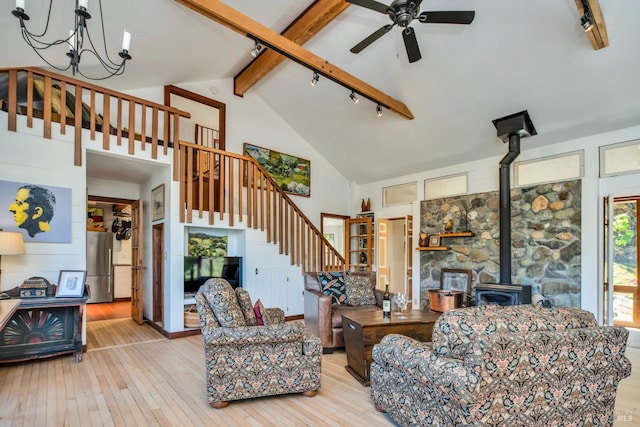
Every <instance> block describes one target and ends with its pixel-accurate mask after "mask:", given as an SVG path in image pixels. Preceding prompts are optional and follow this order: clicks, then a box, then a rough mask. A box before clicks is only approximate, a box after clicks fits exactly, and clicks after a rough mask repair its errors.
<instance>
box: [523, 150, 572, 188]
mask: <svg viewBox="0 0 640 427" xmlns="http://www.w3.org/2000/svg"><path fill="white" fill-rule="evenodd" d="M583 156H584V153H583V152H582V150H581V151H574V152H571V153H564V154H560V155H557V156H549V157H543V158H538V159H535V160H527V161H523V162H515V163H514V164H513V169H514V175H515V185H516V186H517V187H524V186H528V185H534V184H542V183H545V182H555V181H565V180H569V179H576V178H582V176H583V175H584V161H583Z"/></svg>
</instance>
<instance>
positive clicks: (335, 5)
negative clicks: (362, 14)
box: [233, 0, 350, 96]
mask: <svg viewBox="0 0 640 427" xmlns="http://www.w3.org/2000/svg"><path fill="white" fill-rule="evenodd" d="M349 5H350V3H347V2H346V1H344V0H316V1H315V2H313V4H311V6H309V7H308V8H307V9H306V10H305V11H304V12H302V13H301V14H300V16H298V17H297V18H296V19H295V20H294V21H293V22H292V23H291V24H290V25H289V26H288V27H287V28H286V29H285V30H284V31H283V32H282V33H281V34H282V36H284V37H286V38H288V39H289V40H291V41H292V42H294V43H296V44H299V45H300V46H302V45H303V44H305V43H306V42H307V41H308V40H309V39H310V38H311V37H313V36H314V35H316V34H317V33H319V32H320V30H322V29H323V28H324V27H325V26H326V25H327V24H328V23H329V22H331V21H333V19H334V18H335V17H336V16H338V15H340V14H341V13H342V11H344V10H345V9H346V8H347V7H349ZM285 59H286V58H285V57H284V56H282V55H280V54H279V53H276V52H275V51H273V50H265V51H264V52H263V53H261V54H260V55H258V57H257V58H256V59H254V60H253V61H251V63H250V64H249V65H247V66H246V67H245V68H244V69H243V70H242V71H240V72H239V73H238V74H237V75H236V76H235V77H234V78H233V93H234V94H236V95H238V96H243V95H244V94H245V93H246V92H247V91H248V90H249V89H251V88H252V87H253V86H254V85H255V84H256V83H258V82H259V81H260V80H261V79H262V78H263V77H265V76H266V75H267V74H269V73H270V72H271V71H272V70H273V69H274V68H276V67H277V66H278V65H279V64H280V63H281V62H282V61H284V60H285Z"/></svg>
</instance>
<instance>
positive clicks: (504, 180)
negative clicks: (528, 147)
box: [500, 133, 520, 284]
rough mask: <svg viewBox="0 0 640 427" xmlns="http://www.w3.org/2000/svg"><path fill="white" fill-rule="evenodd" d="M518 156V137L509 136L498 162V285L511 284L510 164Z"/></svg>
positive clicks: (514, 135) (515, 135) (513, 134)
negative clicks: (506, 146)
mask: <svg viewBox="0 0 640 427" xmlns="http://www.w3.org/2000/svg"><path fill="white" fill-rule="evenodd" d="M519 154H520V135H519V134H517V133H512V134H510V135H509V152H508V153H507V154H506V155H505V156H504V157H503V158H502V160H500V283H505V284H508V283H511V176H510V167H511V163H512V162H513V161H514V160H515V159H516V157H518V155H519Z"/></svg>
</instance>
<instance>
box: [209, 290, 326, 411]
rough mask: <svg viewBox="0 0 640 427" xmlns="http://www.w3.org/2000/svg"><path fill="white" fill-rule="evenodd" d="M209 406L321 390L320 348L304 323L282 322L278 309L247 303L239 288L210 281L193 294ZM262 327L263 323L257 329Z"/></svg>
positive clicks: (317, 339) (223, 405) (244, 292)
mask: <svg viewBox="0 0 640 427" xmlns="http://www.w3.org/2000/svg"><path fill="white" fill-rule="evenodd" d="M196 307H197V309H198V316H199V318H200V326H201V328H202V340H203V341H204V352H205V369H206V372H205V374H206V379H207V393H208V395H209V404H210V405H211V406H213V407H214V408H222V407H225V406H226V405H227V404H228V403H229V401H230V400H238V399H247V398H252V397H261V396H271V395H277V394H287V393H303V394H304V395H306V396H314V395H315V394H316V393H317V391H318V389H320V366H321V357H322V346H321V344H320V339H319V338H318V337H316V336H314V335H313V334H311V333H310V332H308V331H307V330H306V329H305V327H304V323H302V322H300V321H299V322H293V323H285V321H284V320H285V319H284V312H283V311H282V310H281V309H279V308H267V309H265V308H264V307H263V306H262V304H260V302H259V300H258V301H256V304H255V305H253V304H252V303H251V298H250V296H249V294H248V293H247V292H246V291H245V290H244V289H242V288H236V290H235V291H234V290H233V288H232V287H231V285H230V284H229V282H227V281H226V280H224V279H209V280H208V281H207V282H205V283H204V284H203V285H202V286H201V287H200V289H199V290H198V292H197V293H196ZM260 323H262V324H260Z"/></svg>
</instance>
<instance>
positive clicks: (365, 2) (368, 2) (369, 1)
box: [346, 0, 389, 14]
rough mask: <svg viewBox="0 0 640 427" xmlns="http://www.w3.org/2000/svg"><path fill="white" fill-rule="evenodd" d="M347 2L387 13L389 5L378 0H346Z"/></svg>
mask: <svg viewBox="0 0 640 427" xmlns="http://www.w3.org/2000/svg"><path fill="white" fill-rule="evenodd" d="M346 1H347V3H351V4H355V5H358V6H362V7H366V8H367V9H371V10H374V11H376V12H380V13H384V14H386V13H387V10H389V6H387V5H386V4H382V3H380V2H377V1H374V0H346Z"/></svg>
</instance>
